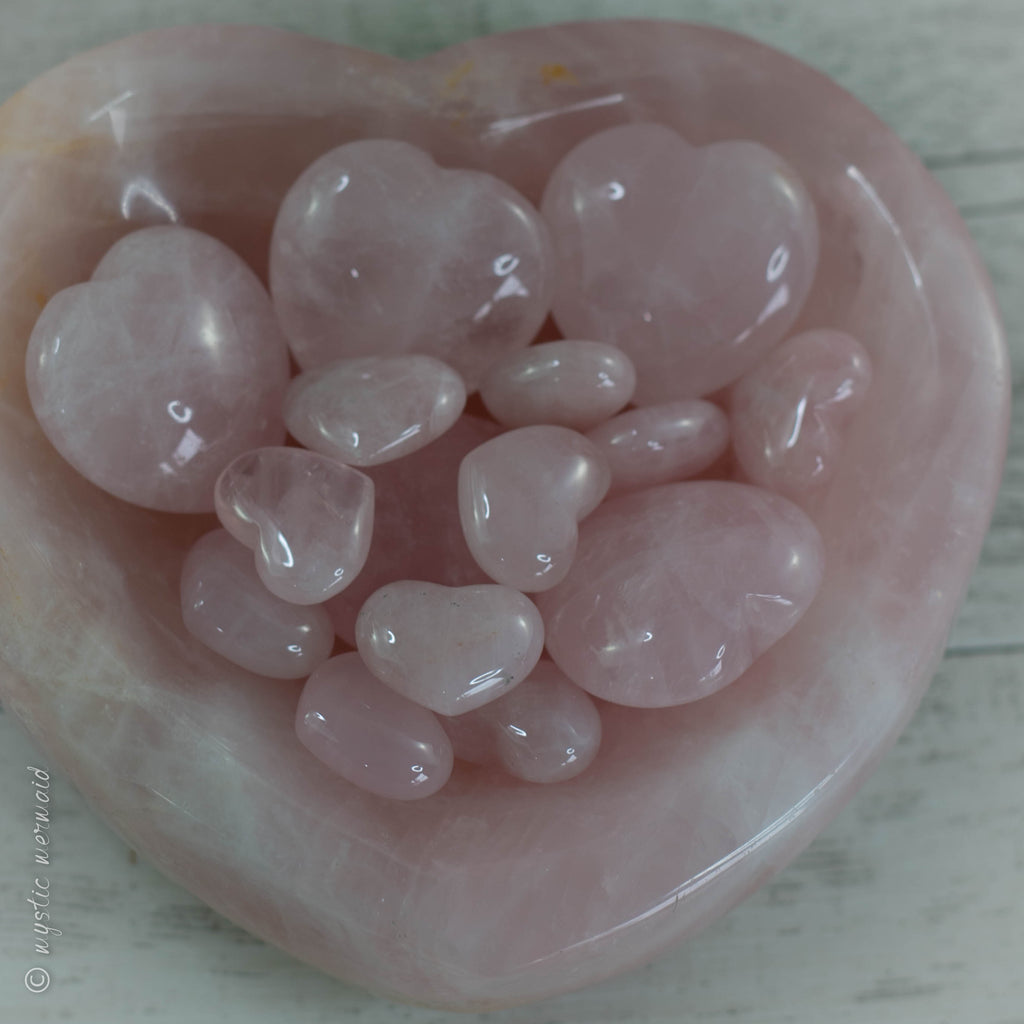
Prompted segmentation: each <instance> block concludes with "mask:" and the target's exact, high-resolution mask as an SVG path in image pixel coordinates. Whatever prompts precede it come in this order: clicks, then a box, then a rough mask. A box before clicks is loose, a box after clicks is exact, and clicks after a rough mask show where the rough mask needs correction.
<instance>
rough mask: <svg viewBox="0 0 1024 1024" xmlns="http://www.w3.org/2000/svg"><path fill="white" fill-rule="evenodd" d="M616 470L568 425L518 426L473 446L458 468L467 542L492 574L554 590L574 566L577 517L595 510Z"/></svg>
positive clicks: (524, 586) (530, 588) (525, 586)
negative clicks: (610, 467)
mask: <svg viewBox="0 0 1024 1024" xmlns="http://www.w3.org/2000/svg"><path fill="white" fill-rule="evenodd" d="M610 480H611V475H610V472H609V469H608V463H607V462H606V461H605V458H604V456H603V455H602V454H601V453H600V452H599V451H598V450H597V448H595V447H594V445H592V444H591V443H590V442H589V441H588V440H587V439H586V438H585V437H584V436H583V435H582V434H578V433H576V431H574V430H569V429H567V428H566V427H547V426H537V427H521V428H520V429H519V430H510V431H508V433H505V434H501V435H499V436H498V437H496V438H494V440H493V441H487V442H486V443H484V444H482V445H480V447H479V448H476V449H474V450H473V451H472V452H470V453H469V454H468V455H467V456H466V457H465V459H463V460H462V465H461V466H460V467H459V516H460V518H461V520H462V530H463V533H464V534H465V536H466V543H467V544H468V545H469V550H470V551H471V552H472V553H473V557H474V558H475V559H476V561H477V564H478V565H479V566H480V568H481V569H483V570H484V572H486V573H487V575H488V576H490V577H491V579H493V580H496V581H497V582H498V583H504V584H505V585H506V586H509V587H515V588H516V589H517V590H524V591H527V592H528V593H535V592H539V591H542V590H550V589H551V587H553V586H555V585H556V584H557V583H559V582H560V581H561V580H563V579H565V574H566V573H567V572H568V571H569V567H570V566H571V565H572V559H573V555H574V554H575V551H576V535H577V523H578V522H579V521H580V520H581V519H583V518H584V517H585V516H588V515H589V514H590V513H591V512H593V511H594V509H595V508H597V506H598V504H599V502H600V501H601V499H602V498H603V497H604V496H605V494H607V492H608V485H609V482H610Z"/></svg>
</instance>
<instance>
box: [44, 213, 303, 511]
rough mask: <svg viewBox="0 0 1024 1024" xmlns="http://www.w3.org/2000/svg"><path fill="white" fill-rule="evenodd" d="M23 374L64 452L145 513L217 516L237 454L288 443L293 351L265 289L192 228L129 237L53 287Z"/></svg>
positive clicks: (52, 437) (152, 230) (49, 433)
mask: <svg viewBox="0 0 1024 1024" xmlns="http://www.w3.org/2000/svg"><path fill="white" fill-rule="evenodd" d="M44 294H45V293H44ZM27 371H28V386H29V394H30V396H31V398H32V407H33V409H34V411H35V414H36V417H37V418H38V420H39V422H40V424H42V426H43V428H44V429H45V430H46V434H47V436H48V437H49V439H50V440H51V441H52V442H53V444H54V446H55V447H56V448H57V450H58V451H59V452H60V453H61V454H62V455H63V456H64V458H66V459H67V460H68V461H69V462H70V463H71V464H72V465H73V466H74V467H75V468H76V469H77V470H78V471H79V472H80V473H82V474H83V475H84V476H86V477H88V478H89V479H90V480H92V482H93V483H95V484H98V485H99V486H100V487H102V488H103V489H104V490H106V491H109V492H110V493H111V494H115V495H117V497H119V498H123V499H124V500H125V501H131V502H134V503H135V504H137V505H144V506H146V507H147V508H155V509H162V510H164V511H169V512H209V511H212V510H213V484H214V481H215V480H216V479H217V475H218V474H219V473H220V471H221V470H222V469H223V468H224V466H226V465H227V463H228V462H230V461H231V459H232V458H234V456H236V455H239V454H241V453H242V452H244V451H246V450H247V449H249V448H257V447H259V446H260V445H266V444H280V442H281V441H283V440H284V425H283V423H282V421H281V400H282V396H283V394H284V388H285V385H286V384H287V382H288V357H287V353H286V351H285V348H284V339H283V338H282V336H281V334H280V332H279V331H278V329H277V326H276V324H275V322H274V317H273V314H272V312H271V309H270V305H269V303H268V301H267V296H266V293H265V292H264V291H263V289H262V288H261V287H260V283H259V281H258V280H257V279H256V277H255V275H254V274H253V273H252V271H251V270H250V269H249V268H248V267H246V265H245V264H244V263H243V262H242V261H241V260H240V259H239V258H238V257H237V256H236V255H235V254H234V253H233V252H231V250H230V249H228V248H227V247H226V246H224V245H223V244H222V243H221V242H219V241H217V240H216V239H214V238H210V237H208V236H206V235H202V234H200V233H199V232H197V231H190V230H188V229H187V228H183V227H173V228H166V227H163V228H160V227H157V228H149V229H147V230H144V231H139V232H137V233H135V234H132V235H129V236H128V237H127V238H125V239H123V240H122V241H121V242H119V243H118V244H117V245H115V246H114V247H113V248H112V249H111V250H110V251H109V252H108V253H107V254H106V255H105V256H104V257H103V259H102V261H101V262H100V263H99V265H98V266H97V267H96V268H95V270H94V271H93V272H92V278H91V280H90V281H89V282H88V283H85V284H79V285H75V286H72V287H70V288H68V289H66V290H63V291H61V292H60V293H59V294H58V295H56V296H55V297H54V298H53V300H52V301H51V302H50V303H48V304H47V306H46V308H45V309H44V310H43V314H42V316H41V317H40V318H39V320H38V322H37V323H36V326H35V329H34V330H33V332H32V338H31V340H30V342H29V351H28V357H27Z"/></svg>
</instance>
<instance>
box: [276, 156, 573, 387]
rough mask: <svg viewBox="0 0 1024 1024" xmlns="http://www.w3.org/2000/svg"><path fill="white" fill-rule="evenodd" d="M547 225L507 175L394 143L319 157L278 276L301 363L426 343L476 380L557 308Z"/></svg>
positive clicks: (288, 199) (287, 236) (303, 189)
mask: <svg viewBox="0 0 1024 1024" xmlns="http://www.w3.org/2000/svg"><path fill="white" fill-rule="evenodd" d="M552 273H553V264H552V255H551V243H550V239H549V237H548V231H547V228H546V226H545V225H544V222H543V221H542V220H541V218H540V215H539V214H538V213H537V211H536V210H535V209H534V208H533V207H532V206H531V204H530V203H529V202H528V201H527V200H526V199H525V198H524V197H523V196H521V195H519V194H518V193H517V192H516V191H515V189H513V188H511V187H510V186H509V185H508V184H506V182H504V181H502V180H500V179H499V178H496V177H494V176H492V175H489V174H482V173H480V172H479V171H474V170H465V169H452V168H442V167H439V166H438V165H437V164H436V163H435V162H434V161H433V160H432V159H431V156H430V154H429V153H426V152H424V151H423V150H421V149H419V148H418V147H416V146H413V145H410V144H409V143H408V142H403V141H399V140H395V139H373V138H370V139H361V140H358V141H356V142H349V143H347V144H346V145H344V146H339V147H338V148H337V149H332V150H331V151H330V152H329V153H325V154H324V155H323V156H321V157H320V158H319V159H318V160H317V161H316V162H315V163H313V164H312V165H311V166H310V167H308V168H307V169H306V170H305V171H304V172H303V173H302V175H301V176H300V177H299V179H298V181H296V182H295V184H294V185H293V186H292V187H291V189H289V191H288V194H287V196H285V199H284V202H283V203H282V205H281V210H280V212H279V213H278V216H277V221H276V223H275V225H274V237H273V241H272V243H271V251H270V283H271V289H272V292H273V296H274V307H275V309H276V310H277V314H278V317H279V318H280V320H281V325H282V327H283V328H284V331H285V334H286V335H287V336H288V343H289V345H290V346H291V349H292V353H293V354H294V356H295V358H296V360H298V363H299V365H300V366H301V367H302V368H303V369H304V370H309V369H314V368H316V367H319V366H323V365H325V364H326V363H330V362H333V361H334V360H335V359H339V358H342V357H352V356H383V355H397V354H399V353H403V352H423V353H426V354H427V355H432V356H436V357H437V358H438V359H443V360H444V361H445V362H446V363H449V364H451V365H452V366H453V367H454V368H455V369H456V370H458V371H459V373H460V374H462V376H463V378H464V379H465V381H466V383H467V385H469V386H470V387H471V388H475V387H476V386H477V383H478V382H479V380H480V376H481V374H482V373H483V372H484V370H486V369H487V366H488V364H489V363H490V362H491V361H492V360H494V359H495V358H497V357H498V356H500V355H502V354H503V353H505V352H507V351H509V350H510V349H516V348H521V347H523V346H524V345H527V344H529V342H530V340H531V339H532V338H533V336H534V334H536V332H537V329H538V328H539V327H540V325H541V324H542V323H543V322H544V318H545V317H546V316H547V314H548V308H549V307H550V305H551V292H552V288H553V278H552Z"/></svg>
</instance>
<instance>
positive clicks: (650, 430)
mask: <svg viewBox="0 0 1024 1024" xmlns="http://www.w3.org/2000/svg"><path fill="white" fill-rule="evenodd" d="M587 438H588V439H589V440H590V441H591V442H592V443H593V444H594V445H596V446H597V448H598V450H599V451H601V452H602V453H603V454H604V457H605V458H606V459H607V460H608V465H609V467H610V469H611V473H612V485H611V490H612V491H625V490H632V489H634V488H637V487H654V486H656V485H657V484H667V483H672V482H673V481H675V480H685V479H686V478H687V477H690V476H696V475H697V474H698V473H701V472H703V471H704V470H705V469H708V468H709V467H710V466H711V465H712V464H713V463H714V462H715V460H716V459H718V457H719V456H720V455H722V454H723V452H725V450H726V448H727V447H728V445H729V419H728V417H727V416H726V415H725V413H724V412H723V411H722V410H721V409H720V408H719V407H718V406H717V405H715V404H714V403H713V402H706V401H704V399H702V398H684V399H680V400H679V401H677V402H666V403H665V404H664V405H646V406H642V407H641V408H639V409H630V410H629V411H628V412H624V413H620V414H619V415H618V416H614V417H612V419H610V420H606V421H605V422H604V423H602V424H600V426H597V427H594V429H593V430H590V431H588V432H587Z"/></svg>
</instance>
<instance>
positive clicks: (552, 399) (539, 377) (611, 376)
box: [480, 341, 636, 430]
mask: <svg viewBox="0 0 1024 1024" xmlns="http://www.w3.org/2000/svg"><path fill="white" fill-rule="evenodd" d="M635 388H636V371H635V370H634V369H633V364H632V363H631V362H630V360H629V356H627V355H626V353H625V352H623V351H622V349H620V348H617V347H616V346H614V345H609V344H607V343H606V342H600V341H548V342H544V343H542V344H539V345H531V346H530V347H529V348H525V349H523V350H522V351H521V352H512V353H510V354H509V355H507V356H503V357H502V358H501V359H499V360H497V361H496V362H494V363H492V364H491V366H490V368H489V369H488V371H487V373H486V374H485V375H484V379H483V380H482V381H481V383H480V397H481V398H482V399H483V402H484V405H485V406H486V407H487V411H488V412H489V413H490V414H491V415H492V416H493V417H494V418H495V419H496V420H497V421H498V422H499V423H501V424H502V425H503V426H506V427H529V426H532V425H533V424H538V423H550V424H555V425H557V426H562V427H571V428H572V429H573V430H588V429H589V428H590V427H595V426H597V424H598V423H600V422H601V421H602V420H605V419H607V418H608V417H609V416H612V415H614V414H615V413H617V412H618V411H619V410H620V409H621V408H623V406H625V405H626V403H627V402H629V400H630V399H631V398H632V397H633V391H634V389H635Z"/></svg>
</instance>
